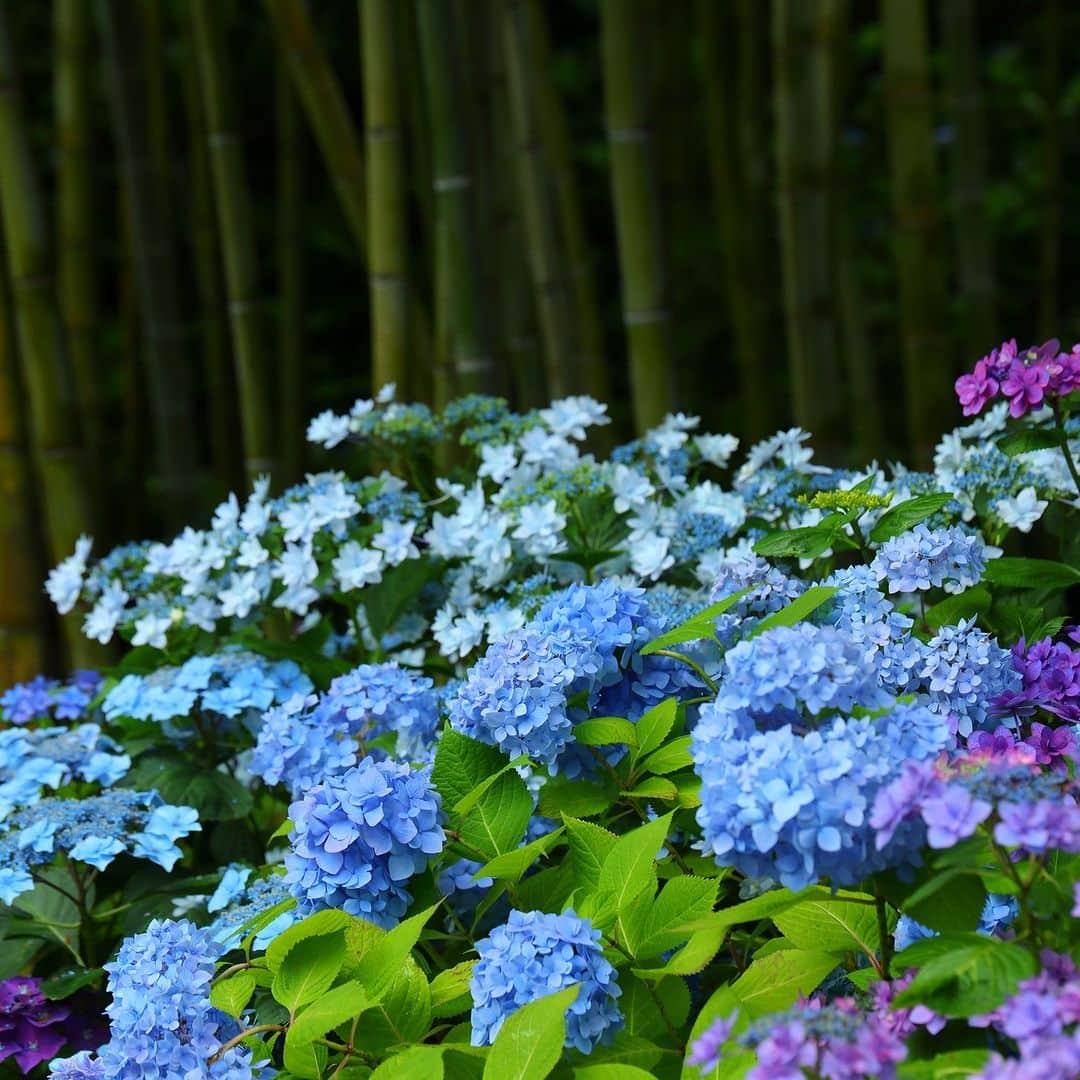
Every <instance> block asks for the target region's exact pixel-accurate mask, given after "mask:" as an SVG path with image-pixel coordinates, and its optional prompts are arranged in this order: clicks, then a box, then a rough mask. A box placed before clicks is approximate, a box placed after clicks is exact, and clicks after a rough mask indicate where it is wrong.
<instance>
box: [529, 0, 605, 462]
mask: <svg viewBox="0 0 1080 1080" xmlns="http://www.w3.org/2000/svg"><path fill="white" fill-rule="evenodd" d="M526 6H527V8H528V11H529V26H530V29H531V36H532V43H533V49H534V58H533V66H534V70H535V72H536V74H535V77H534V79H533V86H534V88H535V91H536V98H537V102H536V105H537V112H538V114H539V127H540V137H541V138H542V139H543V141H544V154H545V158H546V160H547V162H548V168H549V169H550V171H551V176H552V180H553V181H554V185H555V195H556V200H555V205H556V209H557V212H558V216H559V221H560V224H561V229H562V238H563V244H564V249H565V250H564V257H565V258H566V260H567V267H566V269H567V274H568V275H569V279H570V294H571V300H572V307H573V313H574V322H575V327H576V333H575V335H574V340H575V343H576V345H577V354H576V357H575V360H574V367H575V369H576V370H578V371H580V372H581V375H580V381H581V384H582V386H583V387H584V389H585V390H586V391H587V392H588V393H589V394H591V395H592V396H593V397H594V398H596V399H597V400H598V401H604V402H607V401H609V400H610V398H611V384H610V379H609V377H608V368H607V362H606V357H605V355H604V331H603V326H602V324H601V321H600V305H599V302H598V300H597V298H596V280H595V273H596V270H595V267H594V265H593V259H592V253H591V251H590V247H589V239H588V235H587V233H586V229H585V212H584V210H583V208H582V204H581V191H580V186H579V184H578V178H577V173H576V171H575V169H574V161H573V155H572V152H571V144H570V131H569V127H568V125H567V120H566V109H565V108H564V106H563V102H562V100H561V98H560V95H559V91H558V87H557V86H556V85H555V75H554V71H553V65H552V56H551V36H550V33H549V31H548V26H547V21H546V19H545V17H544V12H543V10H542V8H541V7H540V5H539V4H538V3H537V2H536V0H526ZM605 434H606V432H605V429H601V430H600V432H599V433H598V438H599V439H600V441H601V442H603V441H604V438H605Z"/></svg>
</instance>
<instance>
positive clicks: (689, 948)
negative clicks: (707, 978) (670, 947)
mask: <svg viewBox="0 0 1080 1080" xmlns="http://www.w3.org/2000/svg"><path fill="white" fill-rule="evenodd" d="M726 937H727V930H726V929H725V928H724V927H722V926H714V927H710V928H709V929H708V930H695V931H694V933H692V934H691V935H690V939H689V940H688V941H687V943H686V944H685V945H683V946H682V948H680V949H679V950H678V951H677V952H676V953H675V955H674V956H672V958H671V959H670V960H668V962H667V963H666V964H664V965H663V967H659V968H634V974H635V975H639V976H640V977H641V978H643V979H656V978H660V977H662V976H664V975H696V974H698V972H700V971H703V970H704V969H705V967H706V966H707V965H708V964H709V962H710V961H711V960H712V958H713V957H714V956H715V955H716V954H717V953H718V952H719V951H720V946H721V945H723V944H724V938H726Z"/></svg>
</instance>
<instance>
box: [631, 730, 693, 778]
mask: <svg viewBox="0 0 1080 1080" xmlns="http://www.w3.org/2000/svg"><path fill="white" fill-rule="evenodd" d="M693 763H694V759H693V758H692V757H691V756H690V736H689V735H680V736H679V737H678V738H677V739H672V740H671V742H669V743H667V744H666V745H664V746H661V747H660V749H659V750H654V751H653V752H652V753H651V754H650V755H649V756H648V757H647V758H645V760H644V761H643V762H642V763H641V768H642V769H644V770H645V772H650V773H657V774H659V775H664V774H665V773H673V772H676V771H677V770H679V769H686V768H689V767H690V766H691V765H693Z"/></svg>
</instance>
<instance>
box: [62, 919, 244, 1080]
mask: <svg viewBox="0 0 1080 1080" xmlns="http://www.w3.org/2000/svg"><path fill="white" fill-rule="evenodd" d="M218 951H219V950H218V948H217V946H216V944H215V942H214V941H213V939H212V938H211V937H210V935H209V934H208V933H207V932H206V931H205V930H199V929H197V928H196V927H195V926H193V925H192V924H191V923H190V922H187V921H186V920H182V921H180V922H173V921H171V920H158V919H155V920H154V921H153V922H151V923H150V925H149V926H148V927H147V928H146V930H145V932H144V933H141V934H136V935H134V936H133V937H130V938H127V939H126V940H125V941H124V943H123V944H122V945H121V946H120V951H119V952H118V953H117V956H116V959H115V960H114V961H113V962H112V963H109V964H106V965H105V970H106V971H107V972H108V973H109V981H108V989H109V993H110V994H111V996H112V1000H111V1001H110V1003H109V1005H108V1006H107V1007H106V1010H105V1011H106V1013H107V1014H108V1017H109V1041H108V1042H107V1043H105V1045H104V1046H102V1047H100V1048H99V1049H98V1051H97V1053H96V1056H94V1057H89V1056H81V1057H79V1058H78V1059H71V1060H69V1062H57V1063H56V1064H55V1065H54V1066H53V1068H52V1074H53V1075H54V1076H59V1077H64V1078H82V1077H94V1078H96V1080H120V1078H123V1080H143V1078H145V1080H165V1078H171V1077H190V1076H206V1077H213V1078H215V1080H251V1077H252V1076H254V1075H257V1073H258V1070H253V1068H252V1065H251V1051H250V1050H248V1049H247V1048H246V1047H243V1046H236V1047H233V1048H231V1049H229V1050H227V1051H226V1052H225V1053H224V1054H222V1056H221V1057H220V1058H219V1059H218V1060H217V1061H216V1062H214V1064H212V1065H211V1064H209V1059H210V1058H211V1057H212V1056H213V1055H214V1054H215V1053H217V1051H218V1050H220V1049H221V1046H222V1044H223V1043H225V1042H226V1041H227V1040H229V1039H231V1038H232V1037H233V1036H234V1035H236V1034H238V1033H239V1031H240V1027H239V1025H238V1024H237V1023H236V1021H235V1020H233V1019H232V1017H230V1016H227V1015H226V1014H225V1013H223V1012H220V1011H219V1010H218V1009H215V1008H213V1007H212V1006H211V1004H210V980H211V979H212V977H213V974H214V960H215V958H216V956H217V954H218Z"/></svg>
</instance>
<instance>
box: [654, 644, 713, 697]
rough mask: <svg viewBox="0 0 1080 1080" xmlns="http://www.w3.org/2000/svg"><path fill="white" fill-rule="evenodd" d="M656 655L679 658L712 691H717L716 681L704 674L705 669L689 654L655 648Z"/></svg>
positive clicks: (673, 658)
mask: <svg viewBox="0 0 1080 1080" xmlns="http://www.w3.org/2000/svg"><path fill="white" fill-rule="evenodd" d="M655 655H657V656H670V657H671V658H672V660H681V661H682V662H683V663H684V664H686V666H687V667H689V668H692V669H693V671H694V673H695V674H696V675H697V677H698V678H699V679H700V680H701V681H702V682H703V683H704V684H705V685H706V686H707V687H708V688H709V689H710V690H711V691H712V692H713V694H716V693H717V692H718V691H719V687H717V685H716V683H715V682H713V680H712V679H710V678H709V676H708V675H706V674H705V669H704V668H703V667H702V666H701V665H700V664H699V663H698V662H697V661H696V660H691V659H690V657H689V656H686V655H685V654H684V653H681V652H676V650H675V649H657V650H656V654H655Z"/></svg>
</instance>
